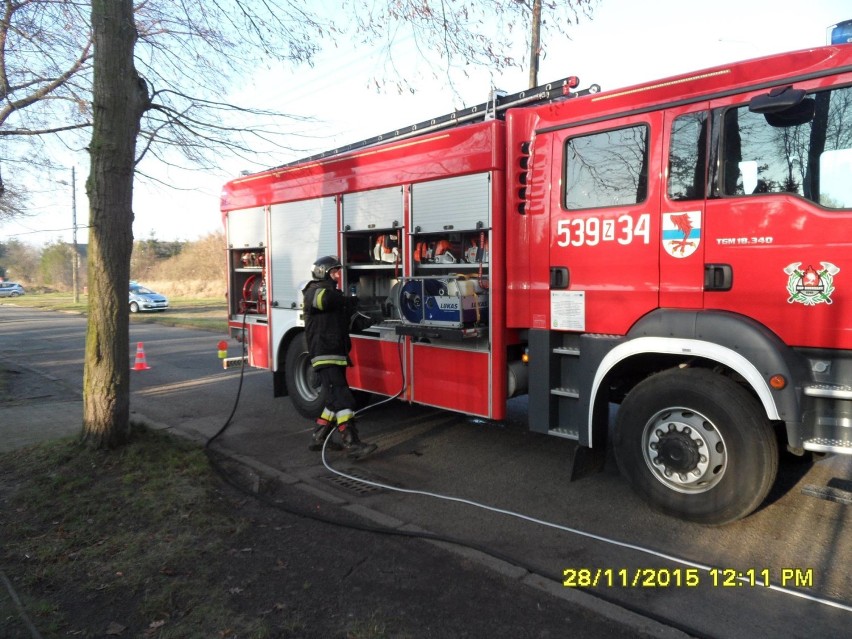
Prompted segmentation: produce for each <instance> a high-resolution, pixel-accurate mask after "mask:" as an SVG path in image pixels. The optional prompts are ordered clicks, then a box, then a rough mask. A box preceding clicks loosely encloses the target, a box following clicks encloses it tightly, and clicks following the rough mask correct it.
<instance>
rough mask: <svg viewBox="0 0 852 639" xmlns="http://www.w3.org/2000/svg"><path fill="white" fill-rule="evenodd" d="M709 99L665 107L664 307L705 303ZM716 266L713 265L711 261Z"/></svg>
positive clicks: (720, 276)
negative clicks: (705, 201)
mask: <svg viewBox="0 0 852 639" xmlns="http://www.w3.org/2000/svg"><path fill="white" fill-rule="evenodd" d="M708 106H709V105H708V104H707V103H703V104H692V105H689V106H687V107H682V108H677V109H669V110H668V111H666V112H665V131H664V136H663V139H664V146H663V149H664V150H663V153H664V157H663V162H664V166H665V167H666V172H665V173H664V174H663V176H664V179H665V185H664V188H663V189H662V205H661V207H660V225H661V229H660V234H661V237H660V240H661V242H660V245H661V246H660V249H661V252H660V307H661V308H695V309H697V308H702V306H703V303H704V302H703V299H704V286H705V263H704V242H703V241H702V233H701V229H702V227H703V225H704V200H705V197H706V189H707V158H708V148H709V145H708V143H707V139H708V136H709V120H710V117H709V110H708ZM707 268H708V269H713V266H712V265H709V266H708V267H707ZM713 275H714V276H716V277H717V278H718V280H719V281H716V280H715V279H713V278H709V279H708V282H707V285H708V286H709V287H722V286H725V285H727V284H728V282H726V281H725V279H724V276H723V275H724V274H716V273H715V272H713Z"/></svg>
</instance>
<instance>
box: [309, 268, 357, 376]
mask: <svg viewBox="0 0 852 639" xmlns="http://www.w3.org/2000/svg"><path fill="white" fill-rule="evenodd" d="M302 294H303V295H304V298H305V309H304V310H305V338H306V340H307V343H308V355H309V356H310V358H311V365H312V366H313V367H314V368H323V367H325V366H348V365H349V357H348V355H349V349H350V348H351V347H352V342H351V341H350V339H349V319H350V316H351V315H352V311H353V309H354V307H355V305H356V304H357V298H355V297H347V296H345V295H344V294H343V293H342V292H341V291H339V290H338V289H337V286H336V284H335V282H334V281H333V280H312V281H310V282H308V284H307V286H305V288H304V289H302Z"/></svg>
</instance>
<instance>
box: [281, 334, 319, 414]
mask: <svg viewBox="0 0 852 639" xmlns="http://www.w3.org/2000/svg"><path fill="white" fill-rule="evenodd" d="M284 376H285V379H286V382H287V394H288V395H289V396H290V399H291V400H292V401H293V406H295V407H296V412H298V413H299V414H300V415H301V416H302V417H307V418H308V419H316V418H317V417H319V416H320V413H322V409H323V406H324V405H325V395H324V394H323V392H322V386H321V384H320V381H319V379H317V375H316V373H315V372H314V369H313V368H312V367H311V360H310V357H308V346H307V343H306V342H305V334H304V333H300V334H299V335H297V336H296V337H294V338H293V341H292V342H290V345H289V346H288V347H287V353H286V354H285V355H284Z"/></svg>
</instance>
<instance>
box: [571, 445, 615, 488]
mask: <svg viewBox="0 0 852 639" xmlns="http://www.w3.org/2000/svg"><path fill="white" fill-rule="evenodd" d="M568 456H569V459H568V480H569V481H576V480H578V479H583V477H588V476H589V475H594V474H596V473H599V472H601V471H603V469H604V464H605V463H606V447H605V446H598V447H597V448H588V447H587V446H580V445H579V444H576V445H574V446H572V449H571V452H570V453H569V454H568Z"/></svg>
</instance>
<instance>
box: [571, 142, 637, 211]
mask: <svg viewBox="0 0 852 639" xmlns="http://www.w3.org/2000/svg"><path fill="white" fill-rule="evenodd" d="M647 192H648V127H647V126H645V125H639V126H631V127H627V128H623V129H615V130H612V131H603V132H601V133H593V134H591V135H583V136H578V137H574V138H569V139H568V141H567V143H566V144H565V206H566V207H567V208H569V209H589V208H597V207H602V206H625V205H629V204H638V203H639V202H643V201H644V200H645V197H646V196H647Z"/></svg>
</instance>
